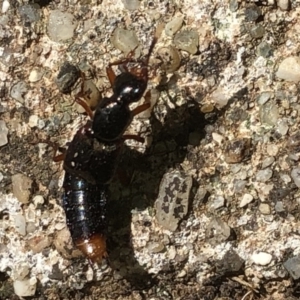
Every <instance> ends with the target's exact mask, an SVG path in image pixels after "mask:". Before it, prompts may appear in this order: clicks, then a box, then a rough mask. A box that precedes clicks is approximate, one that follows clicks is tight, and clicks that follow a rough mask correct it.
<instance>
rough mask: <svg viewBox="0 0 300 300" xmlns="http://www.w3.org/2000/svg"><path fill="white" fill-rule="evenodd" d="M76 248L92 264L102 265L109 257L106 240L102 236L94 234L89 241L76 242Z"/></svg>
mask: <svg viewBox="0 0 300 300" xmlns="http://www.w3.org/2000/svg"><path fill="white" fill-rule="evenodd" d="M76 247H77V248H78V249H79V250H80V251H81V252H82V253H83V254H84V255H85V256H86V257H87V258H88V259H89V260H90V261H91V262H92V263H101V262H102V259H103V258H105V257H107V252H106V238H105V236H104V235H102V234H94V235H92V236H91V237H90V238H89V239H80V240H77V241H76Z"/></svg>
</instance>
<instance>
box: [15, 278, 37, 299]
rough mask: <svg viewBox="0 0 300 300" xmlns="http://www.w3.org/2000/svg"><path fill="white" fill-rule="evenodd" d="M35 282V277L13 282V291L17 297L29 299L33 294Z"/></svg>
mask: <svg viewBox="0 0 300 300" xmlns="http://www.w3.org/2000/svg"><path fill="white" fill-rule="evenodd" d="M36 283H37V280H36V278H35V277H33V278H30V279H27V280H16V281H14V291H15V293H16V294H17V295H18V296H19V297H29V296H33V295H34V294H35V290H36Z"/></svg>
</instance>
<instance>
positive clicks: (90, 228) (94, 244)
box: [63, 172, 106, 262]
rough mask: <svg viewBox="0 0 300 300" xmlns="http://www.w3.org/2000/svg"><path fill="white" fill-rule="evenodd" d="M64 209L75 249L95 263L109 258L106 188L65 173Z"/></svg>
mask: <svg viewBox="0 0 300 300" xmlns="http://www.w3.org/2000/svg"><path fill="white" fill-rule="evenodd" d="M63 187H64V194H63V208H64V210H65V214H66V219H67V226H68V228H69V230H70V233H71V237H72V240H73V242H74V244H75V245H76V247H77V248H78V249H79V250H81V251H82V252H83V254H84V255H85V256H87V257H88V259H89V260H90V261H92V262H101V260H102V258H103V257H105V256H106V238H105V230H106V193H105V187H104V186H103V185H102V186H98V185H93V184H90V183H88V182H87V181H86V180H84V179H81V178H79V177H77V176H73V175H71V174H69V173H67V172H66V174H65V179H64V184H63Z"/></svg>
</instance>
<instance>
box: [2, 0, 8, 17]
mask: <svg viewBox="0 0 300 300" xmlns="http://www.w3.org/2000/svg"><path fill="white" fill-rule="evenodd" d="M9 7H10V3H9V1H8V0H4V1H3V3H2V13H3V14H5V13H6V12H7V11H8V9H9Z"/></svg>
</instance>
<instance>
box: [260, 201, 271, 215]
mask: <svg viewBox="0 0 300 300" xmlns="http://www.w3.org/2000/svg"><path fill="white" fill-rule="evenodd" d="M258 209H259V211H260V212H261V213H262V214H263V215H270V214H271V207H270V205H269V204H267V203H260V204H259V207H258Z"/></svg>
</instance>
